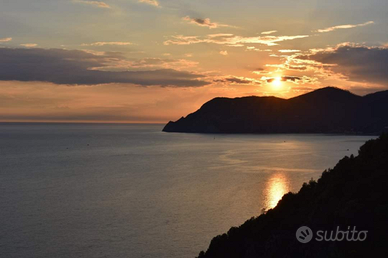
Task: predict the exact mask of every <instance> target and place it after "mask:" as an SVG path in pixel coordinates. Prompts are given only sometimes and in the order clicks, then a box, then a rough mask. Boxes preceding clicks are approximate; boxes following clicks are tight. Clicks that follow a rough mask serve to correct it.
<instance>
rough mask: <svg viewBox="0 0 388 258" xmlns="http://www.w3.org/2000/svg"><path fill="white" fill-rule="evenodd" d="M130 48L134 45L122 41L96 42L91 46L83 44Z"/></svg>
mask: <svg viewBox="0 0 388 258" xmlns="http://www.w3.org/2000/svg"><path fill="white" fill-rule="evenodd" d="M107 45H108V46H129V45H132V43H131V42H121V41H113V42H94V43H90V44H82V46H97V47H102V46H107Z"/></svg>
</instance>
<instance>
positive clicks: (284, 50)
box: [278, 49, 300, 53]
mask: <svg viewBox="0 0 388 258" xmlns="http://www.w3.org/2000/svg"><path fill="white" fill-rule="evenodd" d="M278 51H279V52H280V53H297V52H300V50H297V49H280V50H278Z"/></svg>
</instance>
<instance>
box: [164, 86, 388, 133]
mask: <svg viewBox="0 0 388 258" xmlns="http://www.w3.org/2000/svg"><path fill="white" fill-rule="evenodd" d="M387 126H388V91H382V92H377V93H373V94H369V95H366V96H363V97H361V96H357V95H355V94H353V93H351V92H349V91H345V90H341V89H339V88H335V87H326V88H322V89H318V90H315V91H312V92H310V93H307V94H304V95H301V96H298V97H294V98H291V99H282V98H277V97H255V96H251V97H242V98H234V99H231V98H215V99H212V100H210V101H209V102H207V103H205V104H204V105H203V106H202V107H201V108H200V109H199V110H197V111H196V112H194V113H192V114H189V115H188V116H187V117H182V118H181V119H179V120H178V121H176V122H172V121H170V122H169V123H168V124H167V125H166V126H165V127H164V129H163V131H165V132H185V133H340V134H380V133H381V132H383V131H384V130H386V127H387Z"/></svg>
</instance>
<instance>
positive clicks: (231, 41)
mask: <svg viewBox="0 0 388 258" xmlns="http://www.w3.org/2000/svg"><path fill="white" fill-rule="evenodd" d="M307 37H309V36H308V35H295V36H259V37H243V36H236V35H233V34H210V35H208V36H206V37H198V36H183V35H178V36H173V39H170V40H167V41H165V42H164V44H165V45H190V44H198V43H212V44H219V45H227V46H234V47H242V46H244V45H245V44H262V45H267V46H276V45H278V42H281V41H287V40H294V39H302V38H307Z"/></svg>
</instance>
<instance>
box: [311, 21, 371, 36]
mask: <svg viewBox="0 0 388 258" xmlns="http://www.w3.org/2000/svg"><path fill="white" fill-rule="evenodd" d="M374 23H375V22H374V21H368V22H365V23H360V24H345V25H338V26H333V27H328V28H325V29H320V30H317V32H320V33H324V32H330V31H334V30H340V29H352V28H356V27H363V26H367V25H370V24H374Z"/></svg>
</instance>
